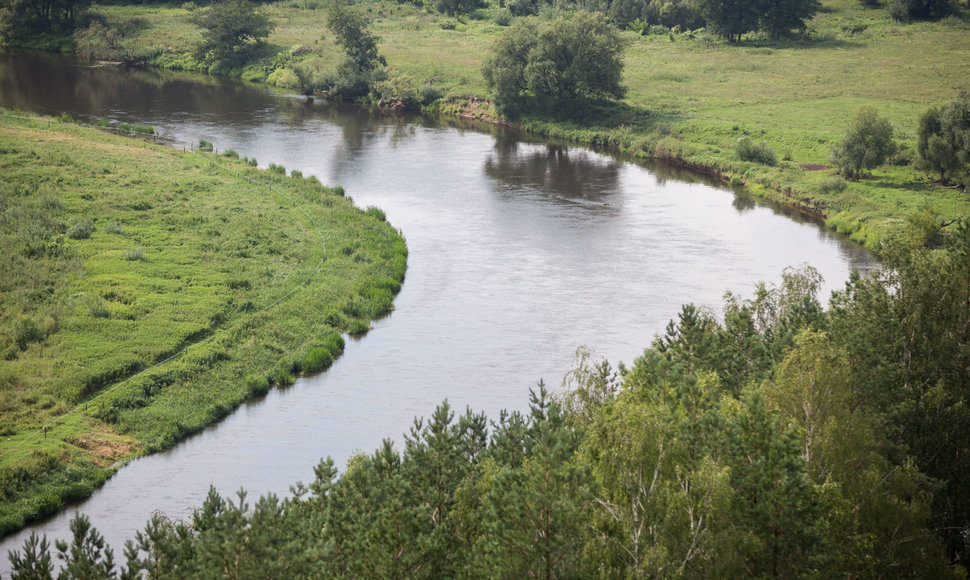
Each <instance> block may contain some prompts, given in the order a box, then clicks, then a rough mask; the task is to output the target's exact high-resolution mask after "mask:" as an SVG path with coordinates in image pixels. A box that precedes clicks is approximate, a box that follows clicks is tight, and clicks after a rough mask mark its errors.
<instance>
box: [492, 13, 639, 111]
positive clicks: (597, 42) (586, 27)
mask: <svg viewBox="0 0 970 580" xmlns="http://www.w3.org/2000/svg"><path fill="white" fill-rule="evenodd" d="M622 52H623V46H622V44H621V43H620V39H619V35H618V33H617V30H616V29H615V28H614V27H612V26H610V25H609V24H608V23H607V22H606V18H605V17H604V16H603V15H602V14H598V13H597V14H591V13H589V12H578V13H576V14H575V15H574V16H573V17H572V18H569V19H566V18H559V19H558V20H554V21H552V22H548V23H544V24H542V25H538V24H536V23H535V22H529V21H526V22H520V23H518V24H516V25H515V26H513V27H512V28H510V29H509V30H508V31H507V32H506V33H505V34H503V35H502V36H501V37H500V38H499V39H498V41H497V42H496V44H495V45H494V47H493V48H492V52H491V55H490V56H489V57H487V58H486V60H485V64H484V65H483V67H482V74H483V75H484V77H485V82H486V84H487V85H488V86H489V88H490V89H492V90H493V91H494V94H495V100H496V103H497V104H498V105H499V107H500V108H502V109H504V110H505V111H506V112H507V113H508V112H512V111H514V110H515V109H516V108H517V107H518V106H519V105H521V104H522V101H523V99H524V98H525V97H527V96H529V95H531V96H534V97H535V98H536V100H537V101H538V103H539V104H540V106H545V107H562V106H567V107H568V106H571V105H574V104H575V103H576V102H577V101H579V100H581V99H585V98H620V97H622V96H623V94H624V92H625V89H624V87H623V86H621V85H620V77H621V75H622V72H623V62H622V60H621V56H622Z"/></svg>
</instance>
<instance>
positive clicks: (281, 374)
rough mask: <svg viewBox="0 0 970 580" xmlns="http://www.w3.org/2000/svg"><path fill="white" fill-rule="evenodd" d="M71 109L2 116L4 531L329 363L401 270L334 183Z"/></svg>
mask: <svg viewBox="0 0 970 580" xmlns="http://www.w3.org/2000/svg"><path fill="white" fill-rule="evenodd" d="M61 121H63V122H59V121H56V120H51V119H46V118H44V119H41V118H28V117H26V116H24V115H22V114H10V113H5V114H3V115H0V167H2V168H3V178H2V180H0V194H2V196H0V216H2V220H0V245H2V247H3V248H5V258H4V260H5V264H4V270H3V271H4V275H3V276H2V277H0V352H2V353H3V356H2V357H0V358H2V360H0V534H2V533H5V532H9V531H12V530H14V529H17V528H19V527H22V526H23V525H24V524H25V523H26V522H29V521H31V520H34V519H37V518H39V517H42V516H44V515H47V514H50V513H53V512H55V511H57V510H58V509H60V508H62V507H63V506H64V505H65V503H67V502H70V501H72V500H76V499H79V498H82V497H85V496H86V495H88V494H90V492H91V491H92V489H93V488H95V487H96V486H98V485H99V484H100V483H101V482H103V481H104V480H105V479H106V478H107V477H108V476H109V475H110V474H111V473H113V472H114V470H116V469H117V468H118V467H119V466H120V465H123V464H124V462H126V461H127V460H129V459H131V458H132V457H135V456H137V455H139V454H144V453H151V452H154V451H157V450H160V449H165V448H167V447H170V446H172V445H173V444H175V443H176V442H177V441H179V440H180V439H182V438H184V437H185V436H187V435H188V434H191V433H193V432H196V431H198V430H200V429H202V428H203V427H205V426H206V425H208V424H211V423H212V422H214V421H216V420H218V419H220V418H221V417H223V416H225V415H226V414H228V413H229V412H230V411H231V410H232V409H234V408H235V407H236V406H238V405H239V404H240V403H241V402H242V401H244V400H246V399H248V398H252V397H258V396H260V395H261V394H264V393H266V392H267V390H268V389H270V388H272V387H273V386H274V385H285V384H289V383H292V382H293V380H294V378H295V377H296V376H299V375H300V374H301V373H307V372H316V371H320V370H323V369H325V368H326V367H327V366H329V365H330V363H331V362H332V361H333V359H334V358H335V357H337V356H339V355H340V353H341V352H342V351H343V346H344V339H343V336H342V335H343V334H345V333H348V332H349V333H352V334H353V333H363V332H366V331H367V329H368V328H369V322H368V321H369V320H370V319H372V318H374V317H376V316H379V315H380V314H383V313H385V312H387V311H388V310H390V309H391V308H392V299H393V296H394V294H396V293H397V291H398V290H399V289H400V285H401V282H402V281H403V279H404V274H405V269H406V256H407V248H406V245H405V242H404V240H403V238H402V237H401V235H400V234H399V233H398V232H397V231H396V230H395V229H394V228H393V227H392V226H391V225H390V224H388V223H387V222H386V220H385V219H384V215H383V213H382V212H380V210H377V209H375V208H371V209H368V210H362V209H359V208H356V207H354V205H353V203H352V200H351V199H350V198H349V197H347V196H345V195H344V192H343V190H342V189H341V188H339V187H337V188H332V187H324V186H322V185H321V184H320V183H319V182H318V181H317V180H316V178H313V177H310V178H304V177H302V175H300V174H299V172H297V171H294V172H292V173H291V174H290V175H289V176H288V175H286V170H285V168H283V167H281V166H275V165H273V166H271V167H270V169H269V170H268V171H260V170H257V169H255V167H253V166H254V165H255V160H246V159H239V158H238V155H236V154H235V153H233V152H232V151H228V152H222V153H214V152H210V153H184V152H182V151H175V150H172V149H168V148H166V147H162V146H160V145H156V144H154V143H152V142H151V141H152V139H151V138H150V135H149V133H150V131H151V128H145V127H141V128H136V129H139V131H138V133H134V132H132V135H130V136H118V135H115V134H113V133H114V132H115V131H111V130H109V129H112V128H109V127H105V128H103V129H101V130H99V129H96V128H90V127H80V126H77V125H75V124H73V123H71V122H69V119H63V120H61ZM114 129H117V128H114ZM124 129H125V132H131V128H128V127H124ZM139 135H140V136H139Z"/></svg>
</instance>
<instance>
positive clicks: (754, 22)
mask: <svg viewBox="0 0 970 580" xmlns="http://www.w3.org/2000/svg"><path fill="white" fill-rule="evenodd" d="M698 7H699V9H700V12H701V14H702V15H703V16H704V20H705V21H706V22H707V26H708V27H710V28H713V29H714V30H716V31H717V32H718V34H721V35H723V36H726V37H727V38H729V39H731V40H734V41H735V42H741V36H742V35H744V34H746V33H748V32H755V31H757V30H761V31H764V32H765V33H766V34H768V35H769V36H783V35H785V34H788V33H789V32H792V31H798V30H804V29H805V21H806V20H808V19H810V18H811V17H812V16H814V15H815V13H816V12H818V10H819V8H820V7H821V4H820V3H819V2H818V0H698Z"/></svg>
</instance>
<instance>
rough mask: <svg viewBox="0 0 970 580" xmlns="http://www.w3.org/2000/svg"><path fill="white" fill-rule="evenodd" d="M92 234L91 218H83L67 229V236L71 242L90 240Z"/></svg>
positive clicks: (92, 224)
mask: <svg viewBox="0 0 970 580" xmlns="http://www.w3.org/2000/svg"><path fill="white" fill-rule="evenodd" d="M93 232H94V223H92V222H91V218H84V219H83V220H81V221H78V222H75V223H74V225H72V226H71V227H70V228H68V230H67V236H68V237H69V238H71V239H72V240H84V239H87V238H90V237H91V234H92V233H93Z"/></svg>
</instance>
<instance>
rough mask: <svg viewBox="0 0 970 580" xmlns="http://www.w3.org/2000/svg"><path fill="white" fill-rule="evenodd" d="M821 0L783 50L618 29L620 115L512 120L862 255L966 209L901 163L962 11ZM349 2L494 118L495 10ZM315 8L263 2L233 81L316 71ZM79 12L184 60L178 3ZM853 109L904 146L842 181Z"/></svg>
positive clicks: (969, 33) (945, 77)
mask: <svg viewBox="0 0 970 580" xmlns="http://www.w3.org/2000/svg"><path fill="white" fill-rule="evenodd" d="M823 5H824V10H823V11H821V12H820V13H819V14H818V15H817V16H816V17H815V18H814V19H813V20H811V21H810V22H809V28H808V31H807V34H806V35H805V37H803V38H800V39H796V40H791V41H778V42H771V41H768V40H766V39H758V38H749V39H746V40H745V41H744V42H742V43H741V45H735V44H732V43H729V42H725V41H720V40H718V39H716V38H713V37H711V36H710V35H708V34H705V33H704V32H703V31H697V32H678V33H664V34H661V35H651V36H640V35H638V34H636V33H633V32H629V31H628V32H624V33H623V38H624V39H625V41H626V56H625V70H624V83H625V84H626V86H627V87H628V88H629V91H628V94H627V97H626V99H625V101H624V102H623V103H621V104H620V106H617V107H611V108H607V109H605V110H596V111H591V112H590V113H589V115H587V118H585V119H581V120H564V119H548V118H527V119H523V120H522V121H521V125H522V126H523V127H525V128H527V129H528V130H530V131H531V132H534V133H537V134H540V135H547V136H555V137H558V138H564V139H572V140H575V141H577V142H581V143H588V144H603V145H608V146H612V147H616V148H618V149H621V150H624V151H626V152H629V153H631V154H633V155H637V156H645V157H674V158H678V159H681V160H684V161H687V162H689V163H691V164H696V165H699V166H703V167H706V168H711V169H715V170H717V171H719V172H720V173H722V174H724V176H725V178H726V179H730V178H732V177H733V178H734V180H735V182H738V181H739V180H742V181H744V182H745V183H747V184H748V185H749V188H750V189H751V190H752V191H753V192H754V193H755V194H758V195H761V196H764V197H768V198H771V199H774V200H776V201H778V202H780V203H783V204H787V205H794V206H797V207H803V208H805V209H807V210H809V211H811V212H813V213H815V214H817V215H820V216H822V217H823V218H825V219H827V220H828V222H829V224H830V225H831V226H832V227H838V228H839V229H840V230H842V231H846V232H848V233H850V234H852V235H853V236H854V237H855V239H856V240H857V241H859V242H860V243H867V244H868V245H869V246H870V247H871V248H873V249H877V248H878V243H879V239H880V238H881V237H882V236H883V235H885V234H886V233H888V232H890V231H892V230H894V229H895V228H896V226H897V225H898V224H899V223H900V222H901V221H902V220H903V219H904V218H905V216H906V215H908V214H909V213H912V212H913V211H915V209H916V208H917V207H920V206H921V204H924V203H927V202H928V203H929V204H930V206H931V207H932V208H933V209H934V210H935V211H936V212H937V213H938V214H939V218H940V219H950V218H953V217H956V216H959V215H961V214H962V213H964V212H966V211H967V209H968V208H970V197H968V196H967V195H966V193H965V192H962V191H955V190H952V189H946V188H942V187H939V186H938V185H936V184H934V183H932V181H931V180H929V179H928V178H927V177H926V176H925V175H924V174H923V173H922V172H920V171H918V170H916V169H915V168H913V167H912V165H911V164H910V163H908V161H911V160H912V159H914V158H915V133H916V126H917V120H918V117H919V115H920V113H921V112H922V111H924V110H925V109H926V108H928V107H929V106H931V105H937V104H942V103H945V102H947V101H949V100H952V99H953V98H954V97H955V96H956V95H957V93H958V92H959V91H960V90H970V58H968V57H967V55H968V54H970V16H968V14H967V9H966V8H964V9H963V10H964V13H963V14H962V15H958V16H951V17H949V18H947V19H945V20H943V21H940V22H935V23H934V22H916V23H910V24H902V23H898V22H895V21H893V20H892V19H891V18H890V17H889V15H888V12H887V10H886V8H885V6H879V7H876V8H867V7H864V6H862V5H861V3H859V2H858V1H857V0H824V2H823ZM362 6H364V10H366V12H367V13H368V14H369V16H370V17H371V18H372V24H371V27H372V29H373V31H374V32H376V33H377V34H378V35H379V36H380V37H381V38H382V42H381V50H382V52H383V54H384V55H385V56H386V57H387V61H388V67H389V68H390V69H394V70H397V71H400V72H403V73H406V74H408V75H411V76H412V77H413V78H414V79H415V81H416V82H417V83H418V84H422V83H426V82H432V83H434V84H435V85H436V86H437V87H439V89H440V90H441V91H442V93H443V94H444V95H445V96H446V97H448V99H449V100H450V101H451V104H446V105H444V106H440V107H439V110H442V111H446V112H448V113H450V114H461V113H466V114H467V113H472V114H473V115H476V116H483V117H485V118H487V119H493V118H494V111H493V110H491V109H490V108H489V107H487V106H482V104H481V103H480V102H474V101H473V106H470V107H469V106H468V102H469V101H468V99H482V98H487V97H488V93H487V90H486V87H485V84H484V80H483V78H482V75H481V64H482V60H483V58H484V56H485V54H486V52H487V50H488V47H489V46H490V45H491V43H492V42H493V40H494V38H495V37H496V36H497V35H499V34H501V33H502V31H503V30H504V28H502V27H500V26H498V25H496V24H494V23H493V21H492V19H491V16H492V15H493V14H494V12H495V11H496V10H497V7H495V6H493V7H490V8H488V9H485V10H482V11H480V12H479V13H478V14H477V15H475V16H474V17H471V18H467V19H462V20H456V19H454V18H450V17H447V16H443V15H438V14H434V13H430V12H427V11H422V10H419V9H417V8H414V7H413V6H410V5H403V4H396V3H392V2H386V1H380V2H365V3H364V4H362ZM321 7H322V3H321V2H319V1H317V0H290V1H287V2H281V3H277V4H269V5H266V8H265V9H266V11H267V13H268V14H269V15H270V16H271V18H272V19H273V21H274V22H275V23H276V26H277V28H276V31H275V33H274V34H273V35H272V36H271V37H270V38H269V41H268V43H269V46H268V47H266V50H265V54H266V55H267V57H266V59H265V60H263V61H262V62H260V63H257V64H256V65H255V66H252V67H250V68H249V69H248V70H246V71H245V72H244V73H243V76H245V77H246V78H250V79H253V80H257V81H267V80H268V81H269V82H270V83H275V84H280V85H284V86H285V85H287V84H290V83H294V82H295V78H294V77H293V75H292V74H290V73H288V71H286V67H288V66H292V65H293V64H294V63H295V62H299V61H309V62H317V63H318V66H319V67H320V68H322V69H324V70H325V69H327V68H329V67H331V66H333V65H334V64H335V63H336V62H337V61H338V60H339V59H340V58H341V56H340V51H339V49H338V47H336V46H335V45H334V44H333V41H332V35H330V34H329V33H328V31H327V30H326V26H325V16H324V11H323V10H322V9H321ZM94 9H95V10H97V11H99V12H102V13H104V14H105V15H107V16H108V18H109V19H110V20H112V21H116V22H121V21H124V20H126V19H129V18H132V17H141V18H144V19H145V20H146V21H147V22H148V23H149V25H150V26H149V27H148V28H146V29H145V30H144V31H143V32H142V33H141V35H142V36H141V38H140V42H142V43H145V44H146V45H151V46H156V47H159V48H160V49H164V52H162V55H161V56H160V57H159V58H158V59H157V63H158V64H161V65H166V66H171V65H172V64H173V63H176V64H177V65H180V64H185V63H186V62H187V61H191V59H187V58H186V57H185V53H187V52H188V51H189V50H190V48H191V45H192V44H193V43H194V42H195V40H196V39H197V38H198V36H197V32H196V31H195V30H194V27H193V26H192V25H191V24H189V23H188V20H187V19H188V17H189V14H190V12H189V10H187V9H186V8H184V7H183V8H157V7H132V6H128V7H120V6H97V5H96V6H95V7H94ZM297 46H303V47H305V48H306V49H308V51H306V52H307V54H301V55H300V56H299V57H292V58H289V59H288V60H289V62H282V61H285V60H287V59H282V61H281V59H279V58H277V59H276V60H275V61H274V60H273V59H272V57H273V55H276V54H278V53H281V52H282V53H285V54H287V55H288V54H289V51H290V50H291V49H292V48H294V47H297ZM281 62H282V64H281ZM274 63H275V64H274ZM274 67H275V68H274ZM274 70H275V74H273V73H274ZM862 105H872V106H875V107H876V108H877V109H878V111H879V113H880V114H881V115H883V116H886V117H888V118H889V119H890V120H891V121H892V123H893V125H894V127H895V129H896V137H897V140H898V142H899V143H900V144H901V145H902V146H904V147H905V148H906V150H907V151H908V153H904V154H903V155H901V156H899V157H898V161H897V162H898V163H899V165H891V166H888V167H885V168H882V169H878V170H876V171H874V172H873V175H872V176H871V177H869V178H866V179H864V180H861V181H859V182H851V183H848V184H841V183H838V182H837V181H838V180H837V179H835V178H834V177H833V175H834V170H833V169H832V168H831V167H828V165H829V161H828V158H829V154H830V152H831V149H832V146H833V144H835V143H837V142H838V141H839V140H840V139H841V138H842V136H843V134H844V133H845V130H846V128H847V125H848V122H849V119H850V118H851V117H852V116H853V115H854V114H855V112H856V110H857V109H858V108H859V107H860V106H862ZM745 134H746V135H750V136H751V137H752V138H753V139H755V140H756V141H764V142H765V143H766V144H767V145H768V146H770V147H771V148H772V149H773V150H774V151H775V152H776V154H777V157H778V158H779V159H781V160H782V161H781V162H780V163H779V165H778V166H776V167H767V166H763V165H758V164H755V163H749V162H742V161H740V160H739V159H738V158H737V156H736V154H735V152H734V146H735V143H736V142H737V139H738V138H739V137H740V136H741V135H745ZM818 165H824V166H826V167H824V168H818V167H817V166H818ZM805 167H807V168H808V169H806V168H805ZM833 181H834V182H836V186H837V187H833V186H832V184H833ZM843 185H845V187H844V188H843Z"/></svg>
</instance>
